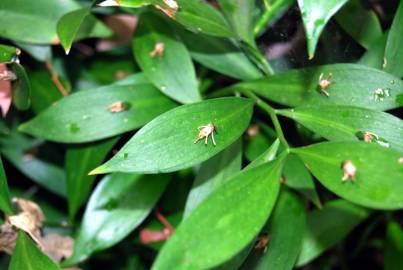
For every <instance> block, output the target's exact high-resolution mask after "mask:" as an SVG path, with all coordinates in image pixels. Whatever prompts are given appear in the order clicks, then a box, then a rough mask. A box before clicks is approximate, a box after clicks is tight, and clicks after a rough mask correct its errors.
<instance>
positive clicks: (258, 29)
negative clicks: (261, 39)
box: [253, 1, 282, 37]
mask: <svg viewBox="0 0 403 270" xmlns="http://www.w3.org/2000/svg"><path fill="white" fill-rule="evenodd" d="M280 5H282V3H281V1H276V2H274V4H272V5H270V4H269V3H267V2H265V3H264V6H265V10H264V13H263V15H262V16H260V18H259V20H258V21H257V23H256V25H255V27H254V28H253V34H254V35H255V37H257V36H259V35H260V34H261V33H262V31H263V29H264V28H265V27H266V26H267V25H268V24H269V23H270V21H271V20H272V19H273V15H274V16H275V13H276V11H278V7H279V6H280Z"/></svg>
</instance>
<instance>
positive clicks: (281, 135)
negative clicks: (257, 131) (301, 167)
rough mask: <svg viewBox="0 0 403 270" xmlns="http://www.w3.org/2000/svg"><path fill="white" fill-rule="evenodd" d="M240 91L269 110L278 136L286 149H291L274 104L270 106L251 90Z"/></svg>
mask: <svg viewBox="0 0 403 270" xmlns="http://www.w3.org/2000/svg"><path fill="white" fill-rule="evenodd" d="M239 92H241V93H242V94H244V95H245V96H247V97H250V98H251V99H253V100H254V101H255V102H256V104H257V105H258V106H259V107H260V108H262V109H263V110H265V111H266V112H267V114H268V115H269V116H270V118H271V121H272V122H273V125H274V129H275V130H276V133H277V136H278V138H279V139H280V142H281V143H282V144H283V146H284V147H285V148H286V150H287V151H289V149H290V146H289V145H288V142H287V140H286V139H285V137H284V132H283V129H282V128H281V125H280V122H279V121H278V117H277V114H276V110H275V109H274V108H273V107H272V106H270V105H269V104H267V103H266V102H264V101H263V100H262V99H260V98H259V97H258V96H256V95H255V94H253V93H252V92H251V91H248V90H239Z"/></svg>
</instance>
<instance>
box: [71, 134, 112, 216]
mask: <svg viewBox="0 0 403 270" xmlns="http://www.w3.org/2000/svg"><path fill="white" fill-rule="evenodd" d="M117 139H118V138H111V139H108V140H104V141H101V142H96V143H92V144H87V145H80V146H72V147H70V148H69V149H68V150H67V152H66V180H67V181H66V183H67V194H68V197H67V198H68V206H69V215H70V219H71V220H73V219H74V216H75V215H76V213H77V211H78V210H79V208H80V206H81V205H82V204H83V203H84V202H85V200H86V199H87V197H88V195H89V194H90V192H91V187H92V184H93V182H94V180H95V177H94V176H92V175H88V172H89V171H90V170H91V169H92V168H94V167H96V166H98V165H100V164H101V163H102V161H104V159H105V157H106V155H107V154H108V153H109V151H110V150H111V148H112V147H113V145H114V144H115V143H116V141H117Z"/></svg>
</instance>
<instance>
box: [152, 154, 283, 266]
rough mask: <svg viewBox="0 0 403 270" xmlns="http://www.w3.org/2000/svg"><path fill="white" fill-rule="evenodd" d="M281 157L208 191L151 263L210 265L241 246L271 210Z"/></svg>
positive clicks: (256, 232)
mask: <svg viewBox="0 0 403 270" xmlns="http://www.w3.org/2000/svg"><path fill="white" fill-rule="evenodd" d="M282 162H283V161H282V160H277V161H273V162H272V163H270V164H269V165H262V166H259V167H256V168H253V169H249V170H246V171H243V172H241V173H239V174H237V175H236V176H234V178H232V179H231V180H229V181H228V182H227V183H226V184H224V185H222V186H221V187H220V188H218V189H217V190H216V192H214V193H213V194H211V196H209V197H207V199H206V200H204V201H203V203H201V204H200V205H199V207H197V208H196V209H195V210H194V211H193V212H192V213H191V214H190V216H189V217H188V218H187V219H186V220H185V221H184V222H182V223H181V224H180V226H179V227H178V228H177V230H176V232H175V234H174V235H173V236H172V237H171V238H170V240H169V241H168V242H167V243H166V244H165V245H164V247H163V249H162V250H161V252H160V253H159V256H158V257H157V259H156V261H155V263H154V265H153V267H152V269H167V268H175V269H206V268H211V267H213V266H216V265H218V264H220V263H222V262H224V261H226V260H227V259H229V258H231V257H232V256H233V255H235V254H237V253H238V252H239V251H241V250H242V248H244V247H245V246H246V245H247V244H248V243H249V242H250V241H252V239H253V238H254V237H255V236H256V235H257V234H258V232H259V231H260V229H261V228H262V226H263V225H264V223H265V222H266V219H267V218H268V216H269V215H270V212H271V210H272V208H273V206H274V203H275V201H276V199H277V194H278V190H279V187H280V182H279V177H280V172H281V167H282ZM251 209H254V210H253V211H251Z"/></svg>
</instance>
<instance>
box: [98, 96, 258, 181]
mask: <svg viewBox="0 0 403 270" xmlns="http://www.w3.org/2000/svg"><path fill="white" fill-rule="evenodd" d="M252 111H253V103H252V102H251V101H250V100H248V99H243V98H235V97H233V98H218V99H210V100H207V101H203V102H199V103H194V104H189V105H183V106H180V107H177V108H175V109H173V110H170V111H168V112H166V113H164V114H162V115H160V116H158V117H157V118H155V119H154V120H152V121H151V122H149V123H148V124H147V125H145V126H144V127H143V128H142V129H140V131H139V132H137V133H136V134H135V135H134V136H133V138H132V139H131V140H130V141H129V142H127V143H126V144H125V145H124V146H123V148H122V149H121V150H120V151H119V152H118V153H117V154H116V155H115V156H114V157H113V158H112V159H111V160H109V161H108V162H107V163H105V164H103V165H102V166H100V167H98V168H96V169H95V170H93V171H92V172H91V173H92V174H99V173H108V172H116V171H120V172H137V173H157V172H172V171H177V170H180V169H183V168H188V167H191V166H193V165H196V164H198V163H200V162H203V161H205V160H207V159H209V158H210V157H212V156H214V155H216V154H218V153H219V152H220V151H221V150H224V149H225V148H227V147H228V146H229V145H231V144H232V143H233V142H235V141H236V139H238V138H239V137H240V136H241V135H242V132H243V131H244V130H245V129H246V128H247V126H248V124H249V121H250V119H251V116H252ZM209 123H211V124H213V125H215V127H216V131H217V132H214V133H215V134H214V136H215V141H216V143H217V145H216V146H214V145H213V142H212V138H208V144H207V145H205V144H204V141H199V142H197V143H196V141H195V140H196V139H197V136H198V134H199V131H198V127H201V126H205V125H208V124H209Z"/></svg>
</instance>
